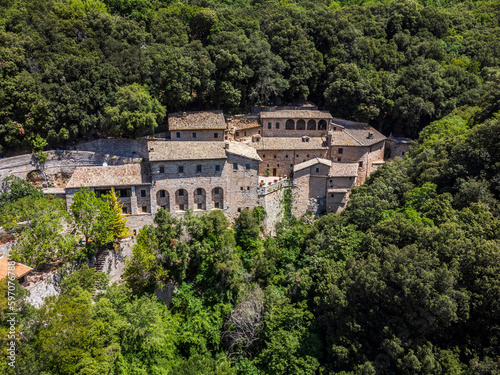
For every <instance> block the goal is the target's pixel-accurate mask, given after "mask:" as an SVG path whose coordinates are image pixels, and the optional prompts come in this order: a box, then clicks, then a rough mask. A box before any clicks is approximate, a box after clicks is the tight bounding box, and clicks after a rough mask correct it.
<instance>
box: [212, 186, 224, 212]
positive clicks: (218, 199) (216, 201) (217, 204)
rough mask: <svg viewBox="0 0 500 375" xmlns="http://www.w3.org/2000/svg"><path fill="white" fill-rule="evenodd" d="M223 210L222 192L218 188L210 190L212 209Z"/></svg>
mask: <svg viewBox="0 0 500 375" xmlns="http://www.w3.org/2000/svg"><path fill="white" fill-rule="evenodd" d="M223 208H224V190H222V188H220V187H216V188H213V189H212V209H221V210H222V209H223Z"/></svg>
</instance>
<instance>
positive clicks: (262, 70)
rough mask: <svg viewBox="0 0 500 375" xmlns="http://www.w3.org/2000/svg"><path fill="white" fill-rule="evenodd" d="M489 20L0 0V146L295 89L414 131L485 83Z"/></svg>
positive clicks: (416, 6) (416, 10) (128, 131)
mask: <svg viewBox="0 0 500 375" xmlns="http://www.w3.org/2000/svg"><path fill="white" fill-rule="evenodd" d="M499 20H500V7H499V2H498V0H495V1H477V2H474V1H465V2H464V1H455V0H442V1H433V0H421V1H416V0H394V1H377V0H371V1H368V2H365V1H364V0H341V1H339V2H335V1H331V2H329V1H322V0H315V1H312V0H296V1H293V0H281V1H277V0H252V1H248V0H234V1H233V0H225V1H222V0H183V1H178V2H175V1H173V0H167V1H163V0H43V1H40V0H1V1H0V146H1V147H2V149H1V150H0V152H1V151H2V150H3V152H12V151H31V150H32V149H33V148H34V147H35V146H34V143H36V144H38V145H39V144H45V143H43V141H45V142H47V143H48V146H50V147H57V146H60V145H64V144H65V143H66V142H71V141H74V140H80V139H82V138H90V137H103V136H122V137H136V136H138V135H141V134H148V133H150V132H151V131H152V129H154V128H155V127H156V126H158V125H162V124H163V123H164V122H165V115H166V113H167V112H172V111H179V110H185V109H205V108H222V109H224V110H225V111H227V112H233V113H234V112H243V111H247V110H248V109H249V108H250V107H251V106H252V105H258V104H268V103H277V102H278V101H281V102H282V103H289V102H291V101H292V100H300V99H309V100H311V101H313V102H315V103H316V104H318V105H320V106H321V107H324V108H327V109H329V110H331V111H332V113H333V114H334V115H335V116H337V117H343V118H348V119H356V120H361V121H370V122H371V123H372V124H373V125H374V126H375V127H376V128H378V129H379V130H382V131H383V132H384V133H386V135H389V133H390V132H393V133H394V134H396V135H406V136H411V137H416V136H417V135H418V133H419V131H420V130H421V129H422V128H423V127H424V126H426V125H428V124H429V123H430V122H432V121H434V120H437V119H440V118H442V117H443V116H445V115H447V114H449V113H451V112H452V111H453V110H454V109H456V108H459V107H460V106H463V105H476V104H477V103H480V102H481V101H484V98H485V97H488V96H489V95H492V93H494V92H495V90H496V88H497V87H498V84H499V78H498V75H499V73H498V72H499V70H498V67H499V65H500V47H499V46H500V27H499ZM41 142H42V143H41Z"/></svg>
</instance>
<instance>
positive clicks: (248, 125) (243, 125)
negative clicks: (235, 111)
mask: <svg viewBox="0 0 500 375" xmlns="http://www.w3.org/2000/svg"><path fill="white" fill-rule="evenodd" d="M231 126H232V127H233V128H234V130H243V129H252V128H260V127H261V126H262V125H260V124H259V122H258V121H257V120H233V121H231Z"/></svg>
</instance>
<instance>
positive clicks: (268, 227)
mask: <svg viewBox="0 0 500 375" xmlns="http://www.w3.org/2000/svg"><path fill="white" fill-rule="evenodd" d="M292 188H293V185H292V184H291V181H290V180H282V181H280V182H277V183H275V184H272V185H268V186H266V187H262V188H259V197H258V199H259V206H262V207H263V208H264V210H265V211H266V213H267V216H266V219H265V220H264V233H265V234H266V235H268V236H274V235H275V234H276V230H275V227H276V224H277V223H278V222H280V221H281V220H282V219H283V205H282V201H283V193H284V192H285V189H292ZM292 207H293V205H292Z"/></svg>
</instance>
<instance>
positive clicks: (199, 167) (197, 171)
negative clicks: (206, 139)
mask: <svg viewBox="0 0 500 375" xmlns="http://www.w3.org/2000/svg"><path fill="white" fill-rule="evenodd" d="M196 173H201V165H197V166H196Z"/></svg>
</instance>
